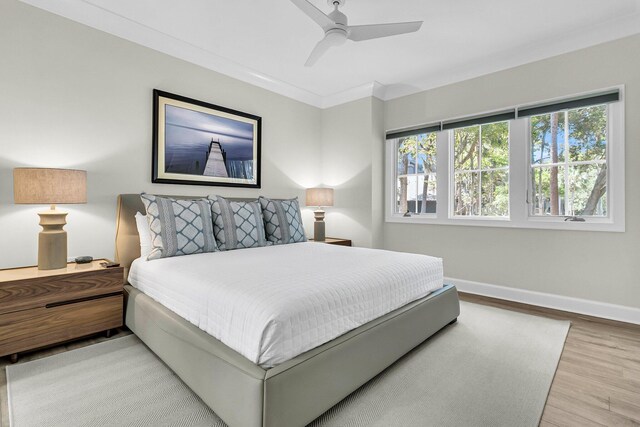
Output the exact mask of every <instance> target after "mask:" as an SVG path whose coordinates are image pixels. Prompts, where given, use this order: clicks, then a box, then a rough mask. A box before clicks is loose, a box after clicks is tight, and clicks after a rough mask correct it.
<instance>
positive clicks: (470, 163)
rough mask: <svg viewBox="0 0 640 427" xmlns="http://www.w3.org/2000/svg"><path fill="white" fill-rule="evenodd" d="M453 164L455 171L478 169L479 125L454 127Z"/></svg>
mask: <svg viewBox="0 0 640 427" xmlns="http://www.w3.org/2000/svg"><path fill="white" fill-rule="evenodd" d="M453 132H454V133H453V135H454V158H453V166H454V168H455V170H456V171H460V170H474V169H479V165H480V155H479V150H478V145H479V139H480V126H471V127H468V128H460V129H455V130H454V131H453Z"/></svg>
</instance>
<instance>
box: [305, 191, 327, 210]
mask: <svg viewBox="0 0 640 427" xmlns="http://www.w3.org/2000/svg"><path fill="white" fill-rule="evenodd" d="M306 196H307V200H306V201H307V203H306V205H307V206H319V207H321V206H333V188H309V189H307V194H306Z"/></svg>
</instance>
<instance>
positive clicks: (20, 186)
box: [13, 168, 87, 205]
mask: <svg viewBox="0 0 640 427" xmlns="http://www.w3.org/2000/svg"><path fill="white" fill-rule="evenodd" d="M13 201H14V203H16V204H43V205H44V204H50V205H53V204H69V203H87V172H86V171H81V170H74V169H45V168H16V169H14V170H13Z"/></svg>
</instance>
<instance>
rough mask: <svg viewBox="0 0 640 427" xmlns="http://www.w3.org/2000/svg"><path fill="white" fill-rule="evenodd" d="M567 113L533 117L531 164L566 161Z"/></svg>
mask: <svg viewBox="0 0 640 427" xmlns="http://www.w3.org/2000/svg"><path fill="white" fill-rule="evenodd" d="M564 115H565V113H564V112H559V113H551V114H541V115H539V116H532V117H531V164H534V165H536V164H547V163H558V162H563V161H564V151H565V148H564V134H565V132H564V127H565V126H564V124H565V117H564Z"/></svg>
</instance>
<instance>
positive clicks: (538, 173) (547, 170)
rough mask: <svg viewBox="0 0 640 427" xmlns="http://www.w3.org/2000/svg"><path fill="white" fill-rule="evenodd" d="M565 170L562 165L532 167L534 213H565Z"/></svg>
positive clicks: (532, 203)
mask: <svg viewBox="0 0 640 427" xmlns="http://www.w3.org/2000/svg"><path fill="white" fill-rule="evenodd" d="M564 170H565V168H564V167H562V166H551V167H538V168H532V171H533V174H532V188H533V197H532V200H531V206H532V212H531V213H532V214H533V215H565V203H564V193H565V192H564V183H565V177H564Z"/></svg>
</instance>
